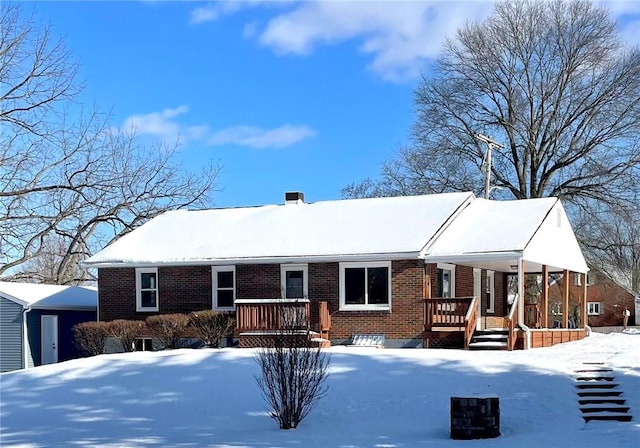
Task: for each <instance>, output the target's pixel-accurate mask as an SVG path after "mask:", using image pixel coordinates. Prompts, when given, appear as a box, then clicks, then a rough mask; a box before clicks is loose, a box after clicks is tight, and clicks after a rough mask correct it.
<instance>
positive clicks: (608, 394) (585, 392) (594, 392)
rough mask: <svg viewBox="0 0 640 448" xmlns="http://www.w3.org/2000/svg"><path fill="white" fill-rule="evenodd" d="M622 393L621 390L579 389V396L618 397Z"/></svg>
mask: <svg viewBox="0 0 640 448" xmlns="http://www.w3.org/2000/svg"><path fill="white" fill-rule="evenodd" d="M620 395H622V391H621V390H602V389H600V390H580V391H578V396H579V397H619V396H620Z"/></svg>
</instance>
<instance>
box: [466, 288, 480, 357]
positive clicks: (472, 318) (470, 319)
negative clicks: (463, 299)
mask: <svg viewBox="0 0 640 448" xmlns="http://www.w3.org/2000/svg"><path fill="white" fill-rule="evenodd" d="M464 322H465V325H464V348H465V350H467V349H469V344H470V343H471V339H472V338H473V333H474V332H475V331H476V325H477V324H478V298H477V297H474V298H473V300H471V304H470V305H469V309H468V310H467V314H465V316H464Z"/></svg>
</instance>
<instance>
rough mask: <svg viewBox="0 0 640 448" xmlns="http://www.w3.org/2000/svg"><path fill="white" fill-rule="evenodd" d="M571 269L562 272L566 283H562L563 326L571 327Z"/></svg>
mask: <svg viewBox="0 0 640 448" xmlns="http://www.w3.org/2000/svg"><path fill="white" fill-rule="evenodd" d="M570 276H571V271H569V270H568V269H565V270H564V272H563V273H562V277H563V278H564V283H563V284H562V299H563V304H562V328H569V282H570V281H571V279H570Z"/></svg>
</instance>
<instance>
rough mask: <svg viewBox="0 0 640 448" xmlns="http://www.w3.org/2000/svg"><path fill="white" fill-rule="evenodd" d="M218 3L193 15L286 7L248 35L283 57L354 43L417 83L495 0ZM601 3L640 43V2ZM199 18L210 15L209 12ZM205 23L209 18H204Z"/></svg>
mask: <svg viewBox="0 0 640 448" xmlns="http://www.w3.org/2000/svg"><path fill="white" fill-rule="evenodd" d="M227 3H229V2H218V3H215V4H211V5H208V6H207V7H202V8H197V9H195V10H194V11H193V12H192V21H193V20H194V14H195V11H198V10H204V9H205V8H209V9H208V10H210V13H209V14H210V17H211V18H210V19H209V20H215V19H217V18H219V17H220V16H221V15H222V14H231V13H233V12H236V11H238V10H240V9H241V8H248V7H254V6H265V5H268V6H271V5H277V6H280V7H282V6H284V7H286V10H285V11H279V12H276V13H275V14H272V15H271V18H270V19H269V20H268V21H267V22H266V24H265V25H263V26H258V25H257V22H249V23H247V24H246V25H245V27H244V29H243V30H242V33H243V35H244V36H245V37H247V38H255V39H257V41H258V42H259V43H260V44H261V45H263V46H265V47H268V48H271V49H272V50H273V51H275V52H276V53H277V54H292V55H300V56H304V55H309V54H311V53H312V52H313V51H314V50H315V49H316V48H317V47H319V46H322V45H338V44H341V43H344V42H347V41H353V42H355V43H356V44H357V45H358V48H359V50H360V51H361V52H363V53H366V54H368V55H370V56H371V61H370V63H369V68H370V69H371V70H372V71H374V72H375V73H377V74H378V75H379V76H381V77H382V78H383V79H386V80H391V81H398V82H402V81H406V80H411V79H414V78H415V77H416V76H418V75H419V73H420V71H421V70H422V69H423V68H424V66H425V63H426V62H427V61H428V60H429V59H431V58H433V57H434V56H436V55H437V54H438V53H439V51H440V50H441V48H442V43H443V42H444V40H445V38H446V37H453V36H455V33H456V31H457V30H458V28H460V27H461V26H462V25H464V23H465V22H466V21H478V20H482V19H484V18H486V17H488V16H489V15H490V14H491V12H492V9H493V3H494V1H493V0H466V1H443V0H421V1H403V0H400V1H375V0H374V1H359V0H346V1H338V0H329V1H305V2H295V3H293V2H279V1H267V0H247V1H242V0H238V1H236V2H233V3H232V4H231V5H227ZM599 3H601V4H603V5H605V6H606V7H608V8H609V9H610V10H611V13H612V15H613V16H614V17H615V18H617V19H619V20H621V19H623V20H621V26H620V28H621V33H622V37H623V38H624V39H625V40H626V41H628V42H629V43H631V44H636V43H639V42H640V37H639V36H640V33H638V32H637V29H638V28H637V26H638V24H640V18H638V16H637V14H638V11H639V10H640V2H638V1H631V0H627V1H625V0H602V1H600V2H599ZM199 14H200V15H201V16H202V17H205V15H204V13H203V11H200V12H199ZM200 21H204V20H200Z"/></svg>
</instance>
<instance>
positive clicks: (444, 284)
mask: <svg viewBox="0 0 640 448" xmlns="http://www.w3.org/2000/svg"><path fill="white" fill-rule="evenodd" d="M437 268H438V297H455V296H456V265H455V264H448V263H438V266H437Z"/></svg>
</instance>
